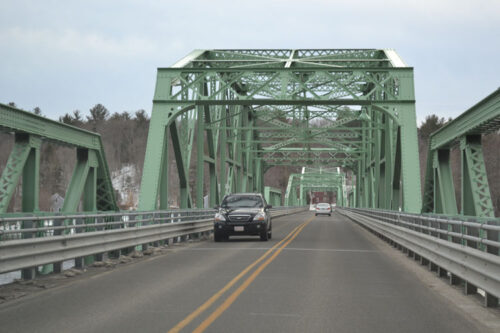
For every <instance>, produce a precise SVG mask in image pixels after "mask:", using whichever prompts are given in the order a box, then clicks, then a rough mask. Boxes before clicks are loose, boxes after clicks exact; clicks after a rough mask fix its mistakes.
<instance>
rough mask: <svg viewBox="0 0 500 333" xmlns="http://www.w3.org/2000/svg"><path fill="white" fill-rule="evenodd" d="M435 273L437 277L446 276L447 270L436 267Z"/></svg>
mask: <svg viewBox="0 0 500 333" xmlns="http://www.w3.org/2000/svg"><path fill="white" fill-rule="evenodd" d="M437 274H438V276H439V277H447V276H448V271H447V270H446V269H444V268H443V267H439V266H438V268H437Z"/></svg>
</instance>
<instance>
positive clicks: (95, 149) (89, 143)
mask: <svg viewBox="0 0 500 333" xmlns="http://www.w3.org/2000/svg"><path fill="white" fill-rule="evenodd" d="M0 130H2V131H6V132H9V133H14V135H15V143H14V148H13V150H12V152H11V154H10V156H9V159H8V161H7V165H6V166H5V168H4V171H3V173H2V176H1V178H0V214H4V213H6V212H7V208H8V206H9V203H10V200H11V199H12V196H13V195H14V192H15V188H16V186H17V184H18V182H19V180H20V179H22V189H23V190H22V211H23V212H38V211H39V200H38V199H39V184H40V181H39V178H40V175H39V173H40V147H41V143H42V141H43V140H46V141H51V142H54V143H56V144H60V145H64V146H71V147H75V148H76V157H77V163H76V166H75V170H74V172H73V176H72V178H71V182H70V185H69V188H68V190H67V191H66V196H65V200H64V205H63V209H62V211H63V212H68V213H69V212H76V211H77V210H78V206H79V204H80V202H82V204H83V205H82V208H83V211H86V212H95V211H116V210H118V205H117V203H116V200H115V194H114V191H113V186H112V184H111V178H110V175H109V170H108V165H107V162H106V156H105V155H104V148H103V146H102V142H101V137H100V135H99V134H96V133H92V132H88V131H85V130H82V129H79V128H76V127H73V126H69V125H65V124H63V123H60V122H57V121H53V120H50V119H47V118H44V117H40V116H37V115H35V114H33V113H31V112H27V111H23V110H19V109H16V108H14V107H11V106H8V105H3V104H0Z"/></svg>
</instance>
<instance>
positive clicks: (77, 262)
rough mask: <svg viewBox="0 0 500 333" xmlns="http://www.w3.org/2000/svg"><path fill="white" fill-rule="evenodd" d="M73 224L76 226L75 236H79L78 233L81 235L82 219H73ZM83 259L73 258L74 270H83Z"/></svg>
mask: <svg viewBox="0 0 500 333" xmlns="http://www.w3.org/2000/svg"><path fill="white" fill-rule="evenodd" d="M75 224H76V228H75V231H76V233H77V234H80V233H83V232H84V230H83V227H82V226H83V225H84V221H83V218H81V217H79V218H77V219H75ZM84 259H85V258H84V257H78V258H75V268H83V266H84Z"/></svg>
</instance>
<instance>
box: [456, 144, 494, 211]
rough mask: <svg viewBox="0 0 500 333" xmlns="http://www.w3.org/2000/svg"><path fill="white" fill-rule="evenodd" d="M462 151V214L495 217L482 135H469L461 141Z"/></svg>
mask: <svg viewBox="0 0 500 333" xmlns="http://www.w3.org/2000/svg"><path fill="white" fill-rule="evenodd" d="M460 149H461V152H462V154H461V155H462V214H463V215H470V216H478V217H495V215H494V210H493V204H492V201H491V194H490V188H489V185H488V178H487V175H486V169H485V167H484V158H483V149H482V146H481V135H467V136H464V137H462V139H461V141H460Z"/></svg>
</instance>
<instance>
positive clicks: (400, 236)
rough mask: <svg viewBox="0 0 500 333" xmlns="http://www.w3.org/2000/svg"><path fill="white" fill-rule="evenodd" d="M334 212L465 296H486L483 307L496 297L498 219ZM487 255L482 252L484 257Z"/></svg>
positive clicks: (499, 280)
mask: <svg viewBox="0 0 500 333" xmlns="http://www.w3.org/2000/svg"><path fill="white" fill-rule="evenodd" d="M338 211H339V212H340V213H341V214H343V215H345V216H347V217H349V218H351V219H352V220H354V221H356V222H358V223H360V224H361V225H363V226H364V227H366V228H368V229H370V230H371V231H373V232H374V233H376V234H378V235H379V236H382V238H385V239H386V240H389V241H390V242H391V243H393V244H394V245H395V246H397V247H399V248H400V249H401V250H403V251H404V252H406V253H408V255H409V256H413V257H414V258H415V259H416V260H417V259H420V261H421V263H422V264H426V265H429V268H430V269H431V270H435V271H437V272H438V274H439V276H441V277H446V276H447V277H449V279H450V283H452V284H458V283H459V281H460V280H462V281H463V282H464V291H465V293H466V294H470V293H476V292H477V288H480V289H482V290H484V292H485V305H486V306H498V300H499V297H500V256H499V249H500V241H499V239H498V232H499V231H500V219H488V220H477V221H474V219H472V220H466V219H459V218H445V217H442V216H441V217H440V216H426V215H419V214H409V213H399V212H391V211H384V210H372V209H352V208H343V209H338ZM485 251H486V252H485Z"/></svg>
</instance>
